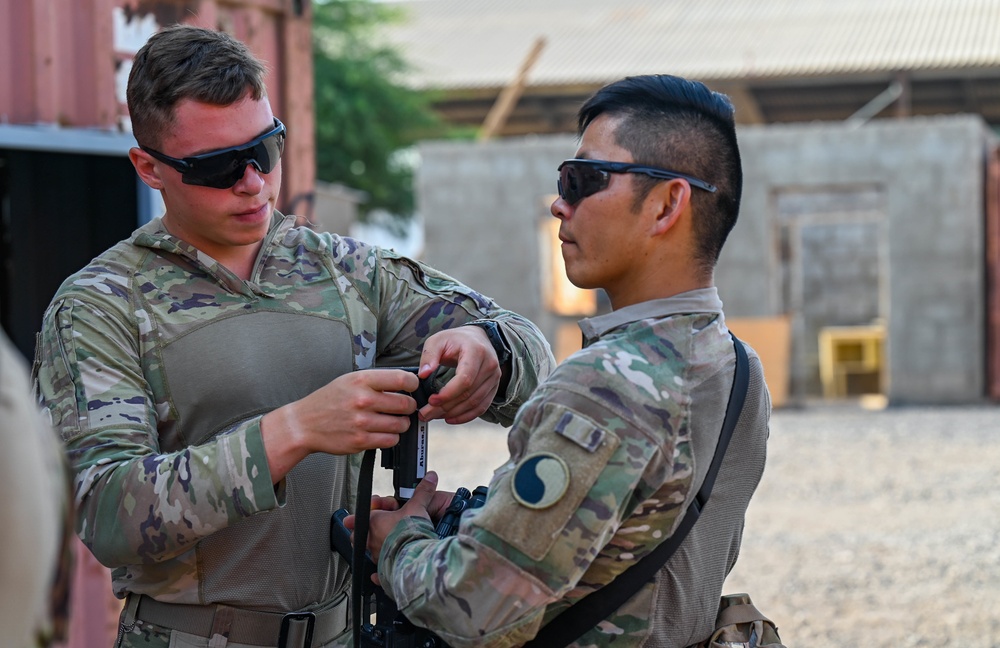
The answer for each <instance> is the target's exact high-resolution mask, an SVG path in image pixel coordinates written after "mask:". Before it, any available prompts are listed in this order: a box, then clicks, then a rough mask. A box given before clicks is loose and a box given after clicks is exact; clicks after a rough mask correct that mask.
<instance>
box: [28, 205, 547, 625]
mask: <svg viewBox="0 0 1000 648" xmlns="http://www.w3.org/2000/svg"><path fill="white" fill-rule="evenodd" d="M479 318H492V319H495V320H497V321H498V322H499V323H500V327H501V330H502V332H503V334H504V336H505V337H506V339H507V341H508V343H509V344H510V346H511V348H512V350H513V358H514V360H513V361H512V362H513V367H512V370H513V373H512V377H511V380H510V384H509V388H508V391H507V393H506V395H500V396H498V399H497V401H496V402H495V403H494V405H493V406H492V407H491V408H490V410H489V411H488V412H487V414H486V415H484V418H488V419H490V420H492V421H495V422H501V423H504V424H507V425H509V424H510V422H511V421H512V420H513V417H514V414H515V413H516V411H517V407H518V406H519V404H520V403H522V402H523V401H524V400H526V398H527V397H528V395H529V394H530V393H531V391H532V390H533V389H534V388H535V386H536V385H537V382H538V380H539V376H545V375H546V374H547V373H548V372H549V371H550V369H551V367H552V364H553V361H552V356H551V352H550V351H549V348H548V345H547V343H546V342H545V339H544V337H542V335H541V333H540V332H539V331H538V329H537V328H536V327H535V326H534V325H533V324H531V323H530V322H528V321H527V320H525V319H524V318H522V317H520V316H518V315H516V314H514V313H511V312H509V311H506V310H503V309H501V308H500V307H498V306H497V305H496V304H495V303H494V302H493V301H492V300H490V299H489V298H487V297H484V296H483V295H480V294H478V293H476V292H475V291H473V290H471V289H469V288H468V287H466V286H464V285H462V284H460V283H459V282H457V281H455V280H454V279H452V278H450V277H448V276H446V275H444V274H441V273H439V272H437V271H435V270H432V269H431V268H428V267H426V266H424V265H422V264H420V263H417V262H415V261H412V260H410V259H406V258H403V257H400V256H398V255H396V254H394V253H393V252H391V251H388V250H383V249H379V248H376V247H371V246H368V245H365V244H363V243H361V242H359V241H356V240H353V239H350V238H346V237H340V236H337V235H332V234H327V233H317V232H314V231H312V230H309V229H306V228H297V227H294V218H292V217H285V216H282V215H281V214H278V213H277V212H276V213H275V216H274V219H273V222H272V225H271V228H270V230H269V233H268V235H267V237H266V238H265V240H264V242H263V245H262V248H261V250H260V253H259V255H258V257H257V259H256V263H255V266H254V268H253V270H252V274H251V278H250V280H249V281H243V280H241V279H240V278H238V277H237V276H236V275H234V274H233V273H231V272H230V271H229V270H227V269H226V268H225V267H222V266H221V265H219V264H218V263H216V262H215V261H214V260H213V259H211V258H209V257H207V256H206V255H204V254H202V253H200V252H199V251H198V250H197V249H195V248H194V247H192V246H190V245H189V244H187V243H185V242H184V241H181V240H179V239H177V238H175V237H172V236H171V235H170V234H168V233H167V231H166V230H165V229H164V227H163V225H162V223H161V222H160V220H159V219H157V220H154V221H152V222H151V223H149V224H147V225H145V226H143V227H141V228H139V229H138V230H136V231H135V232H134V233H133V235H132V236H131V238H129V239H128V240H126V241H122V242H121V243H119V244H117V245H116V246H114V247H112V248H111V249H109V250H108V251H107V252H105V253H104V254H102V255H101V256H99V257H98V258H96V259H94V260H93V261H92V262H91V263H90V264H89V265H88V266H87V267H86V268H84V269H83V270H81V271H80V272H78V273H77V274H75V275H73V276H71V277H70V278H69V279H67V280H66V282H65V283H64V284H63V285H62V287H61V288H60V289H59V291H58V292H57V294H56V296H55V298H54V299H53V301H52V304H51V305H50V306H49V308H48V310H47V311H46V314H45V318H44V322H43V328H42V332H41V334H40V338H39V343H38V347H37V348H38V350H37V356H36V362H35V370H36V376H37V377H36V387H37V389H38V390H39V395H40V398H41V400H42V403H43V404H44V406H45V407H46V409H47V411H48V412H49V414H50V416H51V419H52V423H53V424H54V426H55V427H56V429H57V430H59V432H60V433H61V435H62V438H63V440H64V442H65V445H66V448H67V450H68V454H69V457H70V462H71V464H72V466H73V469H74V472H75V497H76V502H77V507H78V510H79V514H78V528H77V531H78V534H79V535H80V537H81V538H82V539H83V541H84V542H85V544H86V545H87V546H88V547H89V548H90V550H91V551H92V552H93V553H94V555H95V556H96V557H97V558H98V559H99V560H100V561H101V562H102V563H103V564H105V565H107V566H109V567H111V568H112V569H113V573H112V576H113V585H114V590H115V593H116V594H117V595H118V596H124V595H125V594H126V593H128V592H136V593H142V594H147V595H150V596H152V597H154V598H156V599H159V600H161V601H165V602H172V603H194V604H206V603H223V604H228V605H236V606H241V607H249V608H255V609H260V610H267V611H277V612H284V611H289V610H298V609H303V608H307V607H309V606H315V605H316V604H317V603H318V602H324V601H329V600H331V599H333V598H335V597H338V596H340V595H341V593H342V592H344V591H345V590H346V589H347V588H345V582H346V581H347V580H348V579H347V569H346V566H345V565H344V564H343V561H342V560H341V559H340V558H339V557H338V556H337V555H336V554H335V553H333V552H331V550H330V540H329V529H330V516H331V514H332V513H333V511H334V510H336V509H338V508H340V507H343V506H349V507H350V508H353V502H354V492H355V490H356V483H357V470H358V467H359V466H360V461H361V457H360V455H356V456H351V457H344V456H333V455H327V454H321V453H317V454H313V455H310V456H308V457H306V458H305V459H304V460H303V461H302V462H300V463H299V464H298V465H297V466H296V467H295V468H294V469H293V470H292V471H291V472H290V473H289V474H288V475H287V477H286V478H285V479H283V480H282V481H281V482H279V484H278V485H277V486H272V483H271V476H270V473H269V470H268V465H267V460H266V457H265V454H264V447H263V442H262V437H261V432H260V418H261V416H262V415H263V414H264V413H266V412H268V411H270V410H272V409H273V408H275V407H278V406H280V405H283V404H286V403H288V402H291V401H293V400H296V399H298V398H301V397H304V396H305V395H307V394H309V393H311V392H312V391H314V390H315V389H317V388H319V387H321V386H323V385H325V384H326V383H328V382H329V381H330V380H332V379H333V378H336V377H337V376H339V375H341V374H343V373H345V372H348V371H352V370H356V369H364V368H369V367H372V366H374V365H376V364H378V365H380V366H381V365H386V366H405V365H416V364H417V362H418V360H419V350H420V348H421V346H422V343H423V341H424V340H425V339H426V338H427V337H428V336H430V335H431V334H433V333H435V332H437V331H439V330H441V329H444V328H449V327H453V326H458V325H461V324H462V323H464V322H468V321H471V320H474V319H479Z"/></svg>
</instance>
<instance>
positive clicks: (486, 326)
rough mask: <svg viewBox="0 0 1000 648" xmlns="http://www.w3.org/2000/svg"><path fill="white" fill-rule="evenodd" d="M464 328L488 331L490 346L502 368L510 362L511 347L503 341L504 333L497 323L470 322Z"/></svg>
mask: <svg viewBox="0 0 1000 648" xmlns="http://www.w3.org/2000/svg"><path fill="white" fill-rule="evenodd" d="M464 326H478V327H479V328H481V329H483V330H484V331H486V337H487V338H489V340H490V344H491V345H493V350H494V351H495V352H496V354H497V360H498V361H499V362H500V366H501V367H503V366H504V365H505V364H507V363H508V362H509V361H510V347H509V346H507V341H506V340H504V339H503V333H501V332H500V326H499V325H497V323H496V322H494V321H493V320H488V319H482V320H474V321H472V322H468V323H466V324H465V325H464Z"/></svg>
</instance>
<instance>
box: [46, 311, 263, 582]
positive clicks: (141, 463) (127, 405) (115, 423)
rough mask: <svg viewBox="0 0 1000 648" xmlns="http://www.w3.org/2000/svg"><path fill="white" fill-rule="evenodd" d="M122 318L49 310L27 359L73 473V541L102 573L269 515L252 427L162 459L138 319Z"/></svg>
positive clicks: (162, 556) (254, 422)
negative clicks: (32, 360)
mask: <svg viewBox="0 0 1000 648" xmlns="http://www.w3.org/2000/svg"><path fill="white" fill-rule="evenodd" d="M124 312H125V310H124V309H123V308H118V309H117V310H116V309H115V308H114V307H108V308H102V307H101V305H100V304H97V303H91V302H89V301H83V300H81V299H79V298H73V297H69V298H64V299H62V300H60V301H56V302H54V303H53V305H52V306H50V308H49V310H48V311H47V313H46V316H45V319H44V322H43V325H42V333H41V336H40V339H39V343H38V348H37V350H36V367H37V368H36V376H37V377H36V389H37V390H38V395H39V398H40V400H41V403H42V404H43V406H44V407H45V408H46V410H47V411H48V413H49V415H50V417H51V422H52V424H53V426H54V427H55V428H56V429H57V430H58V431H59V433H60V435H61V436H62V439H63V441H64V443H65V446H66V448H67V452H68V456H69V460H70V464H71V467H72V469H73V473H74V494H75V499H76V505H77V511H78V513H77V533H78V535H79V536H80V537H81V539H82V540H83V541H84V543H85V544H86V545H87V546H88V547H89V548H90V550H91V551H92V552H93V553H94V555H95V556H96V557H97V559H98V560H100V561H101V562H102V563H103V564H105V565H107V566H109V567H116V566H121V565H127V564H136V563H151V562H158V561H162V560H166V559H169V558H171V557H174V556H176V555H178V554H180V553H182V552H184V551H186V550H188V549H190V548H191V546H192V544H193V543H194V542H196V541H198V540H199V539H201V538H203V537H205V536H207V535H210V534H212V533H214V532H215V531H217V530H219V529H220V528H223V527H226V526H228V525H230V524H232V523H234V522H237V521H239V520H241V519H243V518H245V517H247V516H249V515H252V514H254V513H256V512H258V511H262V510H267V509H271V508H273V507H275V506H276V505H278V502H277V500H276V496H275V492H274V488H273V487H272V485H271V478H270V473H269V470H268V467H267V460H266V457H265V455H264V447H263V440H262V438H261V434H260V426H259V419H257V418H254V419H251V420H249V421H245V422H243V423H241V424H240V425H237V426H235V427H234V428H233V429H232V430H230V431H228V432H227V433H225V434H221V435H218V436H217V437H215V438H213V439H212V440H211V441H209V442H208V443H205V444H203V445H200V446H194V447H189V448H186V449H184V450H182V451H179V452H172V453H161V452H160V448H159V441H158V436H157V424H158V420H159V419H160V418H161V416H163V415H165V414H166V410H167V409H168V408H169V404H167V403H154V402H153V397H152V396H151V390H150V389H149V385H148V382H147V380H148V375H147V372H150V371H155V368H153V369H151V368H150V367H149V366H148V364H144V363H142V362H141V361H140V358H139V350H138V342H137V339H138V329H139V328H141V326H142V324H141V317H138V318H137V319H138V320H139V321H131V322H130V321H128V320H127V318H126V317H125V316H124ZM112 313H113V314H112ZM152 362H154V363H155V362H156V360H153V361H152ZM161 410H162V411H161Z"/></svg>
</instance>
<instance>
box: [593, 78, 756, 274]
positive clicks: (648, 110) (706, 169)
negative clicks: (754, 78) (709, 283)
mask: <svg viewBox="0 0 1000 648" xmlns="http://www.w3.org/2000/svg"><path fill="white" fill-rule="evenodd" d="M733 113H734V111H733V104H732V103H731V102H730V101H729V98H728V97H726V96H725V95H723V94H720V93H718V92H713V91H712V90H709V89H708V87H706V86H705V85H704V84H703V83H700V82H698V81H690V80H688V79H682V78H680V77H676V76H670V75H667V74H659V75H647V76H635V77H627V78H625V79H622V80H620V81H616V82H614V83H611V84H609V85H607V86H604V87H603V88H601V89H600V90H598V91H597V92H596V93H595V94H594V95H593V96H592V97H591V98H590V99H588V100H587V101H586V103H584V105H583V106H582V107H581V108H580V111H579V115H578V128H579V134H580V135H581V136H582V135H583V132H584V131H585V130H586V129H587V126H589V125H590V123H591V122H593V121H594V120H595V119H597V117H598V116H600V115H602V114H607V115H609V116H612V117H615V118H619V119H621V121H620V122H619V124H618V125H617V129H616V130H615V141H616V143H617V144H618V145H619V146H621V147H622V148H624V149H625V150H627V151H628V152H629V153H630V154H631V155H632V158H633V160H634V161H635V162H637V163H640V164H648V165H652V166H658V167H663V168H666V169H670V170H673V171H678V172H680V173H686V174H688V175H692V176H694V177H696V178H700V179H702V180H705V181H706V182H709V183H711V184H713V185H715V186H716V187H717V189H716V191H715V193H708V192H705V191H701V190H699V189H694V190H693V192H692V197H691V201H692V207H693V210H694V214H695V218H694V223H693V227H694V233H695V236H696V238H697V242H696V246H697V248H696V258H697V260H698V261H699V262H700V263H701V264H702V265H703V266H704V269H705V270H708V271H711V269H712V268H714V267H715V264H716V262H717V261H718V259H719V253H720V252H721V251H722V245H723V244H724V243H725V242H726V237H727V236H728V235H729V232H730V231H731V230H732V229H733V225H735V224H736V218H737V216H738V215H739V211H740V194H741V193H742V191H743V168H742V165H741V162H740V151H739V146H738V145H737V143H736V124H735V121H734V117H733ZM633 182H634V183H635V186H636V196H635V203H634V204H635V205H636V206H638V204H639V203H641V202H642V200H643V199H645V197H646V196H647V195H648V194H649V191H650V190H651V189H652V187H653V186H654V185H655V184H656V183H657V182H660V181H659V180H656V179H655V178H650V177H647V176H642V175H635V176H634V177H633Z"/></svg>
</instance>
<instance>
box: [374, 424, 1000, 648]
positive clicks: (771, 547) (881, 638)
mask: <svg viewBox="0 0 1000 648" xmlns="http://www.w3.org/2000/svg"><path fill="white" fill-rule="evenodd" d="M430 434H431V436H430V448H429V463H430V467H431V468H432V469H434V470H437V471H438V472H439V474H440V475H441V487H442V488H446V489H449V490H454V489H455V488H457V487H458V486H466V487H468V488H473V487H475V486H476V485H479V484H484V483H488V481H489V476H490V475H491V474H492V470H493V469H494V468H495V467H497V466H498V465H499V464H500V463H501V462H502V461H504V460H505V459H506V457H507V450H506V441H505V432H504V430H503V429H502V428H498V427H496V426H489V425H485V424H478V423H477V424H470V425H466V426H458V427H452V426H446V425H443V424H440V423H436V424H435V423H432V424H431V433H430ZM998 466H1000V410H998V409H997V408H994V407H954V408H890V409H887V410H883V411H874V412H872V411H864V410H861V409H860V408H857V407H853V406H816V407H809V408H806V409H802V410H780V411H776V412H775V413H774V415H773V417H772V425H771V438H770V443H769V446H768V463H767V468H766V470H765V472H764V478H763V480H762V482H761V485H760V487H759V489H758V491H757V494H756V495H755V497H754V500H753V501H752V502H751V504H750V510H749V512H748V517H747V524H746V532H745V538H744V542H743V550H742V554H741V556H740V561H739V563H738V564H737V566H736V569H735V570H734V571H733V573H732V574H731V575H730V577H729V580H728V582H727V584H726V592H727V593H734V592H749V593H750V594H751V595H752V597H753V599H754V601H755V602H756V603H757V606H758V607H759V608H760V609H761V610H762V611H763V612H764V613H765V614H768V615H770V617H771V618H772V619H774V620H775V622H776V623H777V624H778V626H779V629H780V631H781V635H782V638H783V640H784V641H785V643H786V644H787V645H789V646H792V647H794V648H804V647H808V648H828V647H829V648H832V647H837V648H842V647H845V646H858V647H862V648H881V647H889V646H892V647H904V646H935V647H937V646H955V647H961V648H978V647H994V646H1000V471H998V470H996V467H998ZM380 472H384V473H386V475H378V476H377V478H378V477H385V476H387V475H388V471H380ZM379 481H381V480H379ZM383 483H384V482H383ZM388 490H391V486H390V487H389V489H386V488H385V487H384V486H383V487H382V491H381V492H388ZM376 492H379V491H378V486H377V490H376Z"/></svg>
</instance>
